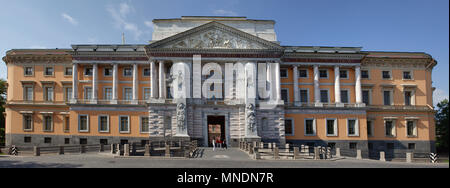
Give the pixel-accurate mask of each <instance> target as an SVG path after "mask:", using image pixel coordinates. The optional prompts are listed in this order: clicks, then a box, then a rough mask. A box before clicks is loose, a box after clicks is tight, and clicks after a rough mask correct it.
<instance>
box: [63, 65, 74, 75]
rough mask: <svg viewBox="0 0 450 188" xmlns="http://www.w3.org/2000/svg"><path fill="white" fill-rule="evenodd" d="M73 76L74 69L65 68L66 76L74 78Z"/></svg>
mask: <svg viewBox="0 0 450 188" xmlns="http://www.w3.org/2000/svg"><path fill="white" fill-rule="evenodd" d="M72 75H73V70H72V67H66V68H64V76H72Z"/></svg>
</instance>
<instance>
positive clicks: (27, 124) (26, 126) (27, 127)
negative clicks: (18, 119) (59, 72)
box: [23, 114, 33, 131]
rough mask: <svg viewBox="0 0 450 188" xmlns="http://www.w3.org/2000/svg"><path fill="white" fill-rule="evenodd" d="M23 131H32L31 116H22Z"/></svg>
mask: <svg viewBox="0 0 450 188" xmlns="http://www.w3.org/2000/svg"><path fill="white" fill-rule="evenodd" d="M23 130H24V131H33V114H24V115H23Z"/></svg>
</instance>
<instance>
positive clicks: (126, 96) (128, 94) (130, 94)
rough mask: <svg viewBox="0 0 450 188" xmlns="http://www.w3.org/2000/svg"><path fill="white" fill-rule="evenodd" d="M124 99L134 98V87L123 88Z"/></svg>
mask: <svg viewBox="0 0 450 188" xmlns="http://www.w3.org/2000/svg"><path fill="white" fill-rule="evenodd" d="M123 96H124V98H123V100H126V101H131V100H133V88H124V89H123Z"/></svg>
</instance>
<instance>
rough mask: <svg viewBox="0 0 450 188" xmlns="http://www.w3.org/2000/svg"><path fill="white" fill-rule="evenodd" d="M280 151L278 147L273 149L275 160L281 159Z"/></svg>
mask: <svg viewBox="0 0 450 188" xmlns="http://www.w3.org/2000/svg"><path fill="white" fill-rule="evenodd" d="M279 152H280V151H279V149H278V147H276V146H275V148H273V158H274V159H280V154H279Z"/></svg>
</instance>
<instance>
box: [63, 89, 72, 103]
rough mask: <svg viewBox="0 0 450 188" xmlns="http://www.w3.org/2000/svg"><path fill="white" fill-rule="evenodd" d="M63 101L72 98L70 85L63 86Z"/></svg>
mask: <svg viewBox="0 0 450 188" xmlns="http://www.w3.org/2000/svg"><path fill="white" fill-rule="evenodd" d="M64 91H65V95H64V96H65V101H66V102H67V101H70V100H71V99H72V88H71V87H66V88H65V90H64Z"/></svg>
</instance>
